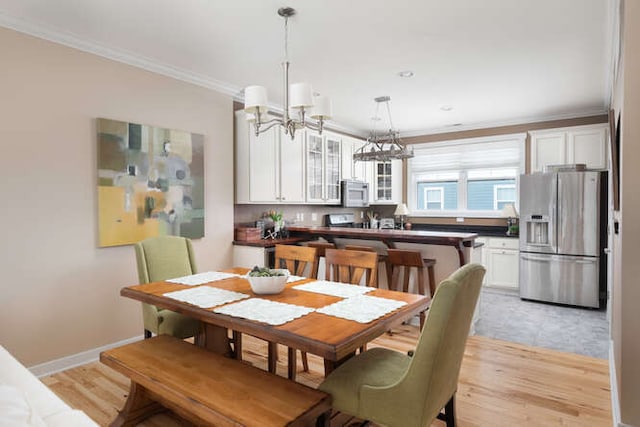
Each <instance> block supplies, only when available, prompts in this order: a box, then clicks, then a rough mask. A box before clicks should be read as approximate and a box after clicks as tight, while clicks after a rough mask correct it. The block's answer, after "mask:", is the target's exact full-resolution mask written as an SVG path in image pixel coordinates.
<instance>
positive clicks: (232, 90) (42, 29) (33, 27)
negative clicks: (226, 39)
mask: <svg viewBox="0 0 640 427" xmlns="http://www.w3.org/2000/svg"><path fill="white" fill-rule="evenodd" d="M0 26H2V27H5V28H9V29H11V30H15V31H18V32H21V33H24V34H28V35H30V36H33V37H37V38H40V39H44V40H47V41H50V42H53V43H57V44H61V45H64V46H68V47H71V48H74V49H78V50H81V51H83V52H87V53H91V54H94V55H97V56H101V57H103V58H107V59H111V60H113V61H117V62H121V63H123V64H127V65H131V66H133V67H136V68H141V69H143V70H147V71H151V72H152V73H156V74H160V75H163V76H167V77H171V78H174V79H176V80H180V81H183V82H186V83H191V84H194V85H196V86H201V87H204V88H207V89H212V90H215V91H217V92H220V93H223V94H225V95H229V96H231V97H236V96H237V95H238V93H239V92H240V89H241V88H239V87H237V86H235V85H231V84H229V83H226V82H223V81H220V80H216V79H212V78H210V77H207V76H204V75H202V74H197V73H194V72H192V71H189V70H184V69H181V68H177V67H174V66H171V65H168V64H163V63H161V62H158V61H155V60H153V59H151V58H146V57H144V56H141V55H139V54H136V53H133V52H128V51H125V50H120V49H113V48H111V47H108V46H104V45H101V44H100V43H98V42H96V41H93V40H87V39H84V38H81V37H78V36H77V35H75V34H73V33H69V32H63V31H60V30H57V29H52V28H48V27H46V26H44V25H38V24H35V23H32V22H29V21H26V20H24V19H21V18H16V17H14V16H10V15H7V14H6V13H4V12H2V11H0Z"/></svg>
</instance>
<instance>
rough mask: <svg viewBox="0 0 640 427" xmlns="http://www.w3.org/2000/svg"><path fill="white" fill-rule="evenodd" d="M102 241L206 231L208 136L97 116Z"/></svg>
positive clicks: (197, 235)
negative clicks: (205, 156) (205, 149)
mask: <svg viewBox="0 0 640 427" xmlns="http://www.w3.org/2000/svg"><path fill="white" fill-rule="evenodd" d="M97 129H98V217H99V218H98V224H99V245H100V246H101V247H104V246H117V245H127V244H132V243H135V242H139V241H140V240H143V239H145V238H147V237H152V236H164V235H172V236H183V237H188V238H192V239H196V238H200V237H203V236H204V155H203V154H204V136H203V135H201V134H195V133H190V132H185V131H180V130H173V129H164V128H159V127H153V126H146V125H141V124H137V123H128V122H122V121H117V120H109V119H98V121H97Z"/></svg>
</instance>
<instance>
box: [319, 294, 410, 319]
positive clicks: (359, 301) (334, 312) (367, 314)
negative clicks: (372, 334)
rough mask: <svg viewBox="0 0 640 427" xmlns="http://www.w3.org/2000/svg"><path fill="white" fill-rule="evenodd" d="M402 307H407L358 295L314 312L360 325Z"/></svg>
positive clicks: (399, 303) (402, 303)
mask: <svg viewBox="0 0 640 427" xmlns="http://www.w3.org/2000/svg"><path fill="white" fill-rule="evenodd" d="M403 305H407V303H406V302H404V301H396V300H392V299H387V298H380V297H372V296H368V295H358V296H355V297H353V298H347V299H343V300H342V301H338V302H336V303H333V304H330V305H327V306H325V307H322V308H319V309H317V310H316V311H317V312H318V313H324V314H328V315H329V316H335V317H341V318H343V319H348V320H355V321H356V322H360V323H369V322H371V321H372V320H375V319H377V318H379V317H382V316H384V315H385V314H387V313H391V312H392V311H394V310H397V309H399V308H400V307H402V306H403Z"/></svg>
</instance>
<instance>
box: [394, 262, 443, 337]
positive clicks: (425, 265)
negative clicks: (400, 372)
mask: <svg viewBox="0 0 640 427" xmlns="http://www.w3.org/2000/svg"><path fill="white" fill-rule="evenodd" d="M387 253H388V255H387V258H388V260H389V263H390V264H391V266H392V274H391V283H393V289H394V290H396V291H402V292H409V276H410V273H411V269H412V268H414V267H415V268H416V270H417V272H418V275H417V276H418V280H417V281H418V283H417V284H418V293H419V294H420V295H426V293H425V286H424V280H425V276H424V270H425V269H426V270H427V274H428V280H429V293H430V295H431V298H433V295H434V294H435V293H436V279H435V273H434V266H435V264H436V260H435V259H430V258H422V253H421V252H420V251H408V250H402V249H388V250H387ZM401 270H402V271H403V275H402V276H403V281H402V282H403V284H402V289H400V284H399V283H398V282H399V278H400V271H401ZM389 289H391V287H389ZM424 320H425V314H424V312H422V313H420V330H422V327H423V326H424Z"/></svg>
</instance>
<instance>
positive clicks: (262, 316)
mask: <svg viewBox="0 0 640 427" xmlns="http://www.w3.org/2000/svg"><path fill="white" fill-rule="evenodd" d="M312 311H315V309H313V308H309V307H303V306H300V305H293V304H286V303H283V302H277V301H270V300H266V299H261V298H251V299H248V300H246V301H240V302H237V303H234V304H229V305H225V306H224V307H219V308H216V309H214V310H213V312H215V313H221V314H228V315H229V316H234V317H242V318H244V319H249V320H256V321H258V322H263V323H268V324H269V325H282V324H284V323H287V322H290V321H292V320H294V319H297V318H298V317H302V316H304V315H306V314H309V313H311V312H312Z"/></svg>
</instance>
